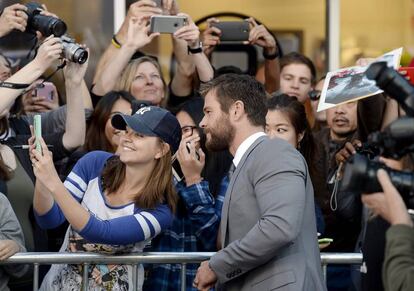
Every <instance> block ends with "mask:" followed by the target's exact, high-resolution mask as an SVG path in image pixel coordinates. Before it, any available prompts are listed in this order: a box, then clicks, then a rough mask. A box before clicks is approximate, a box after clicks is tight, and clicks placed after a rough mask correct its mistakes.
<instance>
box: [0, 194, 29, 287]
mask: <svg viewBox="0 0 414 291" xmlns="http://www.w3.org/2000/svg"><path fill="white" fill-rule="evenodd" d="M0 240H14V241H15V242H17V244H18V245H19V246H20V251H19V252H25V251H26V249H25V247H24V238H23V232H22V229H21V227H20V224H19V221H18V220H17V217H16V214H14V211H13V209H12V206H11V205H10V202H9V200H8V199H7V197H6V196H4V194H3V193H0ZM27 269H28V266H27V265H15V264H13V265H0V290H1V291H4V290H9V288H8V287H7V284H8V282H9V277H10V276H13V277H17V278H18V277H21V276H23V275H24V274H25V273H26V271H27Z"/></svg>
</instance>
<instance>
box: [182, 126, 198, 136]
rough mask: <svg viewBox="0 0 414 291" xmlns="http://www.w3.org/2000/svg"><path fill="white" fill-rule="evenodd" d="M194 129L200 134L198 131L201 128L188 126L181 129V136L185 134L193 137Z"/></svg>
mask: <svg viewBox="0 0 414 291" xmlns="http://www.w3.org/2000/svg"><path fill="white" fill-rule="evenodd" d="M194 129H196V130H197V133H198V130H199V127H198V126H194V125H186V126H183V127H181V134H182V135H184V134H186V135H193V133H194Z"/></svg>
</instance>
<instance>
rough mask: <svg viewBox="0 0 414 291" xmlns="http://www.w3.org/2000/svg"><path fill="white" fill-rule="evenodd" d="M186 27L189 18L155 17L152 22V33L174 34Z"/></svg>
mask: <svg viewBox="0 0 414 291" xmlns="http://www.w3.org/2000/svg"><path fill="white" fill-rule="evenodd" d="M185 25H187V18H186V17H184V16H169V15H153V16H151V20H150V32H151V33H153V32H159V33H167V34H168V33H169V34H173V33H174V32H176V31H177V30H178V29H180V28H181V27H183V26H185Z"/></svg>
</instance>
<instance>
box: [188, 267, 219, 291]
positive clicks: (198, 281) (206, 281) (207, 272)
mask: <svg viewBox="0 0 414 291" xmlns="http://www.w3.org/2000/svg"><path fill="white" fill-rule="evenodd" d="M208 262H209V261H204V262H202V263H201V264H200V267H199V268H198V270H197V275H196V277H195V279H194V282H193V287H194V288H197V290H202V291H208V290H210V288H213V287H214V285H215V284H216V281H217V275H216V273H214V271H213V270H212V269H211V268H210V266H209V264H208Z"/></svg>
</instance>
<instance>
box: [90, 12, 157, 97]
mask: <svg viewBox="0 0 414 291" xmlns="http://www.w3.org/2000/svg"><path fill="white" fill-rule="evenodd" d="M148 32H149V25H147V19H146V18H140V19H138V18H134V17H132V18H130V20H129V25H128V35H127V38H126V41H125V43H124V44H123V45H122V47H121V48H120V49H118V50H117V51H116V52H115V54H114V55H113V56H112V59H111V60H109V61H108V64H107V66H106V68H105V69H104V70H103V71H102V73H101V74H100V77H99V78H98V79H97V81H96V83H95V87H93V92H94V93H95V94H98V95H105V94H106V93H108V92H109V91H111V90H113V89H114V87H115V84H116V82H117V80H118V79H119V77H120V76H121V74H122V71H123V70H124V69H125V67H126V66H127V64H128V62H129V61H130V60H131V57H132V55H133V54H134V53H135V52H136V51H137V50H138V49H140V48H142V47H144V46H145V45H147V44H149V43H150V42H151V41H152V40H153V39H154V38H155V37H157V36H158V35H159V33H152V34H150V35H148Z"/></svg>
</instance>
